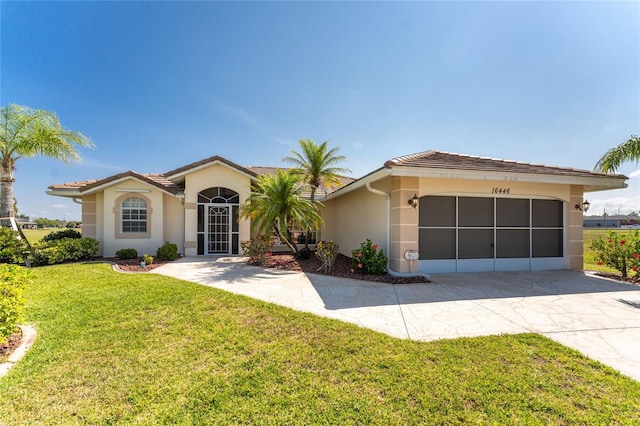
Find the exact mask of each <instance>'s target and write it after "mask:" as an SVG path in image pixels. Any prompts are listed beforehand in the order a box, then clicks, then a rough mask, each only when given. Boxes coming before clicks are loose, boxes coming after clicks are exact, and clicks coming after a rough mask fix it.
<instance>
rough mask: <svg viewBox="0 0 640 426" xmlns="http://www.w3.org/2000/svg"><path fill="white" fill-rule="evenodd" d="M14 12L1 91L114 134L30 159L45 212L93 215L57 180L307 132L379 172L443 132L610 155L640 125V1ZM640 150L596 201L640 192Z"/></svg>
mask: <svg viewBox="0 0 640 426" xmlns="http://www.w3.org/2000/svg"><path fill="white" fill-rule="evenodd" d="M0 19H1V29H0V36H1V40H0V42H1V45H0V47H1V51H0V54H1V58H0V59H1V68H0V71H1V75H0V104H1V105H2V106H6V105H7V104H9V103H17V104H21V105H27V106H30V107H33V108H42V109H48V110H52V111H55V112H56V113H57V114H58V115H59V117H60V119H61V121H62V123H63V125H65V126H66V127H68V128H71V129H75V130H79V131H81V132H83V133H84V134H85V135H87V136H88V137H90V138H91V139H92V141H93V142H94V143H95V145H96V149H95V150H82V151H81V155H82V157H83V159H84V161H83V162H82V163H80V164H73V165H71V166H66V165H65V164H64V163H59V162H55V161H52V160H48V159H42V158H38V159H22V160H20V161H19V162H18V163H17V167H18V170H17V173H16V180H17V181H16V184H15V193H16V197H17V199H18V205H19V208H20V213H24V214H27V215H30V216H32V217H49V218H61V219H68V220H72V219H79V218H80V207H79V206H78V205H76V204H73V203H72V202H71V201H68V200H66V199H63V198H59V197H51V196H48V195H46V194H45V191H46V189H47V186H49V185H51V184H54V183H63V182H69V181H76V180H85V179H93V178H102V177H107V176H110V175H113V174H116V173H119V172H122V171H126V170H135V171H138V172H141V173H151V172H165V171H168V170H171V169H174V168H177V167H180V166H183V165H185V164H189V163H191V162H194V161H198V160H200V159H203V158H206V157H209V156H212V155H216V154H217V155H222V156H224V157H226V158H227V159H229V160H231V161H234V162H236V163H239V164H241V165H245V166H248V165H264V166H278V165H283V163H282V162H281V159H282V158H283V157H284V156H286V155H288V154H289V151H290V150H291V149H296V147H297V140H298V139H300V138H312V139H314V140H315V141H317V142H322V141H325V140H329V141H330V144H331V146H337V147H339V148H340V153H341V154H343V155H345V156H346V157H347V162H346V163H345V164H344V165H345V166H346V167H348V168H350V169H351V170H352V172H353V176H355V177H360V176H362V175H364V174H366V173H368V172H370V171H372V170H374V169H376V168H378V167H380V166H381V165H382V164H383V163H384V162H385V161H386V160H388V159H391V158H393V157H397V156H401V155H406V154H411V153H415V152H420V151H426V150H430V149H436V150H442V151H449V152H457V153H464V154H472V155H481V156H489V157H495V158H505V159H511V160H519V161H527V162H535V163H544V164H550V165H561V166H569V167H575V168H582V169H592V168H593V166H594V165H595V163H596V162H597V160H598V159H599V158H600V156H601V155H602V154H603V153H604V152H606V150H608V149H609V148H611V147H613V146H615V145H617V144H619V143H621V142H623V141H624V140H626V139H627V138H628V137H629V136H630V135H631V134H636V135H637V134H640V3H638V2H406V3H405V2H348V3H343V2H240V3H237V2H235V3H231V2H7V1H2V2H0ZM639 168H640V166H638V165H637V164H635V163H628V164H625V165H624V167H622V168H621V169H620V170H619V172H620V173H623V174H626V175H627V176H629V175H630V174H632V175H633V176H634V177H633V178H631V179H630V180H629V181H628V183H629V188H628V189H626V190H618V191H608V192H602V193H594V194H588V195H587V198H588V199H589V201H591V203H592V210H591V211H590V213H597V214H602V211H603V209H604V208H606V209H607V213H609V214H610V213H617V212H618V210H620V213H627V212H630V211H632V210H636V211H637V210H640V176H637V174H638V173H637V172H636V171H637V170H638V169H639ZM634 172H635V173H634Z"/></svg>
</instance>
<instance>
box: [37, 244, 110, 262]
mask: <svg viewBox="0 0 640 426" xmlns="http://www.w3.org/2000/svg"><path fill="white" fill-rule="evenodd" d="M99 249H100V243H98V241H97V240H95V239H93V238H90V237H84V238H80V239H77V238H64V239H62V240H54V241H40V242H38V243H36V244H34V245H33V252H32V253H31V256H30V257H31V260H32V263H33V265H34V266H43V265H54V264H56V263H63V262H75V261H78V260H91V259H93V257H94V256H95V255H96V254H98V250H99Z"/></svg>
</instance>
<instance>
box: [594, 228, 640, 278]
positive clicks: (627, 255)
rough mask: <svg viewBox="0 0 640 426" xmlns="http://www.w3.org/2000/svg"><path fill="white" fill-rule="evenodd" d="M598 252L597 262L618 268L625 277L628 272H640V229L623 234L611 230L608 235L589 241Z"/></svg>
mask: <svg viewBox="0 0 640 426" xmlns="http://www.w3.org/2000/svg"><path fill="white" fill-rule="evenodd" d="M589 245H590V247H591V249H592V250H593V251H594V252H596V257H597V260H596V263H597V264H598V265H603V264H604V265H606V266H609V267H611V268H614V269H617V270H618V271H620V272H621V273H622V276H623V277H625V278H626V277H627V276H628V275H627V274H628V272H629V271H630V270H631V271H634V272H635V273H636V275H638V274H640V231H634V232H630V233H629V234H626V235H625V234H622V233H619V232H615V231H609V232H608V233H607V235H606V236H600V237H598V239H596V240H592V241H591V242H590V243H589Z"/></svg>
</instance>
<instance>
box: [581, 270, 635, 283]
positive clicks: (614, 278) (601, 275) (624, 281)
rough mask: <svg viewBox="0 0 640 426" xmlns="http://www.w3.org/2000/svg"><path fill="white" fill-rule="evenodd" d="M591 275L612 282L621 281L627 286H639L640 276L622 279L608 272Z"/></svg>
mask: <svg viewBox="0 0 640 426" xmlns="http://www.w3.org/2000/svg"><path fill="white" fill-rule="evenodd" d="M593 275H597V276H599V277H605V278H611V279H612V280H616V281H621V282H623V283H627V284H635V285H640V275H635V276H633V277H626V278H624V277H622V276H621V275H618V274H612V273H609V272H595V273H594V274H593Z"/></svg>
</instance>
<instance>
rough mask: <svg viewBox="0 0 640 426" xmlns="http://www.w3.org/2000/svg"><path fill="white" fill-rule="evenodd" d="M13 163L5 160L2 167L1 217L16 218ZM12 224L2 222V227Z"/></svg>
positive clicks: (0, 178)
mask: <svg viewBox="0 0 640 426" xmlns="http://www.w3.org/2000/svg"><path fill="white" fill-rule="evenodd" d="M14 181H15V179H14V178H13V161H12V160H11V159H3V160H2V166H1V167H0V217H3V218H4V217H15V212H14V210H13V182H14ZM9 223H10V222H9V221H8V220H2V226H7V224H9Z"/></svg>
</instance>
